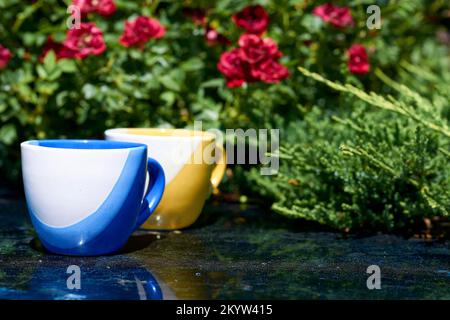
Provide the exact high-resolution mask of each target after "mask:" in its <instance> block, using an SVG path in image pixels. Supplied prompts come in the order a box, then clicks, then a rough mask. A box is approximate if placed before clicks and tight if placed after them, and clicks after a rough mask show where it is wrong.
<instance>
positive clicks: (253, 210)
mask: <svg viewBox="0 0 450 320" xmlns="http://www.w3.org/2000/svg"><path fill="white" fill-rule="evenodd" d="M373 264H376V265H378V266H380V268H381V290H368V289H367V286H366V280H367V277H368V276H369V274H367V273H366V269H367V267H368V266H369V265H373ZM71 265H76V266H79V267H80V271H81V289H79V290H77V289H72V290H70V289H68V288H67V280H68V278H69V277H70V275H71V274H70V273H69V274H68V273H67V268H68V267H69V266H71ZM0 298H1V299H450V243H449V242H435V241H427V242H425V241H423V240H407V239H403V238H401V237H397V236H393V235H377V236H370V237H359V238H358V237H346V238H344V237H343V236H342V235H340V234H336V233H333V232H328V231H317V230H310V229H308V228H305V227H303V226H302V225H301V223H298V222H294V221H291V220H286V219H284V218H281V217H278V216H276V215H274V214H271V213H269V212H266V211H264V210H262V209H261V208H259V207H257V206H247V207H242V206H241V205H239V204H224V203H221V204H219V203H213V202H210V203H209V204H208V205H207V207H206V208H205V210H204V212H203V214H202V216H201V218H200V220H199V221H198V222H197V223H196V224H195V225H194V226H193V227H191V228H189V229H186V230H181V231H175V232H153V231H138V232H137V233H136V234H135V235H133V236H132V238H131V239H130V241H129V243H128V244H127V246H126V247H125V248H124V249H123V250H122V252H120V253H119V254H116V255H111V256H104V257H89V258H86V257H64V256H56V255H51V254H48V253H45V252H43V251H42V250H41V249H40V246H39V243H38V242H37V241H36V238H35V235H34V232H33V229H32V227H31V224H30V222H29V219H28V215H27V212H26V207H25V204H24V202H23V200H21V199H5V198H4V199H0Z"/></svg>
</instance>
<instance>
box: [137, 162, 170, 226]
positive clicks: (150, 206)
mask: <svg viewBox="0 0 450 320" xmlns="http://www.w3.org/2000/svg"><path fill="white" fill-rule="evenodd" d="M147 171H148V176H149V180H150V181H149V184H148V187H147V194H146V195H145V196H144V201H143V203H142V207H141V211H140V213H139V216H138V218H137V221H136V225H135V227H134V230H136V229H138V228H139V227H140V226H141V225H142V224H143V223H144V222H145V220H147V219H148V217H149V216H150V215H151V214H152V213H153V211H155V209H156V207H157V206H158V204H159V201H160V200H161V198H162V195H163V193H164V187H165V184H166V178H165V176H164V170H163V168H162V167H161V165H160V164H159V162H158V161H156V160H154V159H152V158H148V160H147Z"/></svg>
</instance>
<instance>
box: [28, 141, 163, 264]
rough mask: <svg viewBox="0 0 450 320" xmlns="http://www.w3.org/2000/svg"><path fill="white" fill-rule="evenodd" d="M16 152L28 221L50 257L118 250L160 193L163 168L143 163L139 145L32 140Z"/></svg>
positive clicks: (151, 162) (144, 150)
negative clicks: (18, 156)
mask: <svg viewBox="0 0 450 320" xmlns="http://www.w3.org/2000/svg"><path fill="white" fill-rule="evenodd" d="M21 152H22V175H23V182H24V188H25V197H26V200H27V205H28V209H29V212H30V216H31V220H32V223H33V226H34V228H35V230H36V232H37V234H38V237H39V239H40V240H41V242H42V244H43V245H44V247H45V248H46V249H47V250H49V251H51V252H54V253H58V254H65V255H82V256H93V255H103V254H109V253H113V252H116V251H118V250H120V249H121V248H122V247H123V246H124V245H125V243H126V242H127V240H128V238H129V237H130V235H131V234H132V233H133V231H135V230H136V229H137V228H139V226H140V225H141V224H142V223H144V221H145V220H146V219H147V218H148V217H149V216H150V214H151V213H152V212H153V211H154V210H155V208H156V206H157V205H158V203H159V201H160V199H161V197H162V195H163V192H164V185H165V177H164V172H163V169H162V168H161V166H160V164H159V163H158V162H157V161H156V160H153V159H151V158H148V159H147V146H146V145H143V144H139V143H130V142H117V141H103V140H32V141H26V142H23V143H22V144H21ZM147 171H148V178H147V174H146V172H147ZM146 181H149V183H146ZM145 190H146V191H145ZM144 192H145V196H144Z"/></svg>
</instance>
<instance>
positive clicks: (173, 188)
mask: <svg viewBox="0 0 450 320" xmlns="http://www.w3.org/2000/svg"><path fill="white" fill-rule="evenodd" d="M105 137H106V140H116V141H129V142H138V143H143V144H146V145H147V146H148V156H149V157H151V158H153V159H155V160H157V161H158V162H159V163H160V164H161V166H162V167H163V169H164V174H165V176H166V188H165V190H164V194H163V197H162V199H161V202H160V203H159V205H158V207H157V208H156V210H155V211H154V212H153V214H152V215H151V216H150V217H149V218H148V220H147V221H146V222H145V223H144V224H143V225H142V228H145V229H158V230H163V229H168V230H170V229H181V228H185V227H188V226H190V225H191V224H193V223H194V222H195V221H196V220H197V218H198V217H199V215H200V213H201V211H202V209H203V206H204V204H205V201H206V199H207V198H208V197H209V196H210V194H211V191H213V190H217V187H218V185H219V184H220V182H221V180H222V178H223V175H224V173H225V169H226V153H225V150H224V149H223V147H222V146H219V145H218V144H217V143H216V136H215V135H214V134H212V133H209V132H203V131H193V130H185V129H140V128H124V129H110V130H106V131H105Z"/></svg>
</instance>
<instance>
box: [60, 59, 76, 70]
mask: <svg viewBox="0 0 450 320" xmlns="http://www.w3.org/2000/svg"><path fill="white" fill-rule="evenodd" d="M58 67H59V68H60V69H61V71H62V72H65V73H73V72H76V71H77V65H76V63H75V61H73V60H69V59H62V60H60V61H58Z"/></svg>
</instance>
